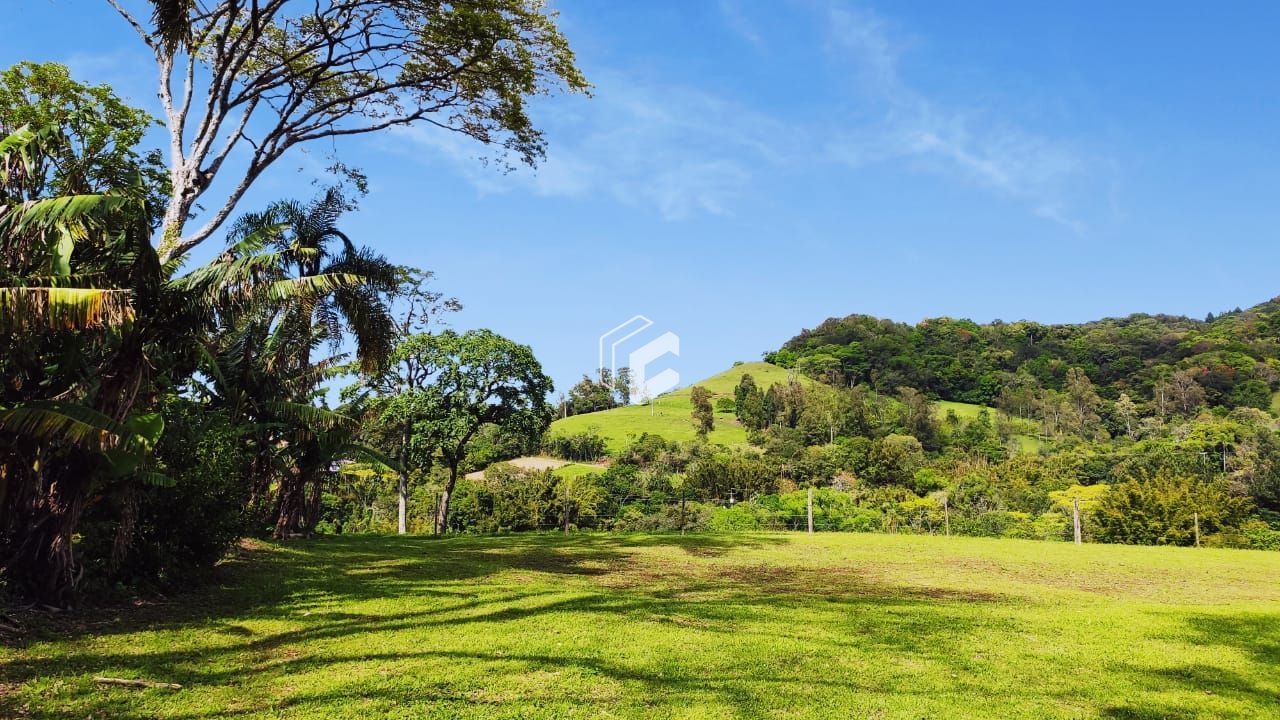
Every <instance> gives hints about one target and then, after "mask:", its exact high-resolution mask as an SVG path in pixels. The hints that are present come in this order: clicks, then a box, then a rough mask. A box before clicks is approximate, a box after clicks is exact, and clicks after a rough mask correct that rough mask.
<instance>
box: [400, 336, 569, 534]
mask: <svg viewBox="0 0 1280 720" xmlns="http://www.w3.org/2000/svg"><path fill="white" fill-rule="evenodd" d="M396 356H397V358H400V359H401V362H403V363H406V364H411V365H412V366H413V367H414V368H415V371H414V372H415V380H414V386H415V388H416V390H415V392H413V393H411V395H412V396H413V400H412V403H413V408H412V413H411V415H412V418H413V422H412V431H411V434H410V440H409V442H410V444H416V445H417V446H418V447H420V448H422V450H423V452H430V453H433V454H434V455H436V456H438V457H439V458H440V461H441V463H442V464H443V465H444V467H445V469H446V470H447V471H448V477H447V478H446V480H445V482H444V486H443V488H442V489H441V491H440V499H439V502H438V504H437V509H436V519H435V531H436V532H437V533H443V532H444V531H445V529H446V528H447V527H448V520H449V502H450V498H451V496H452V494H453V491H454V487H455V486H456V485H457V482H458V475H459V469H460V467H461V466H462V463H463V462H464V461H465V460H466V458H467V449H468V446H469V445H470V443H471V441H472V440H473V439H474V438H475V437H476V434H477V433H478V432H479V431H480V429H481V428H482V427H484V426H485V425H496V426H497V427H498V428H499V429H501V430H502V431H504V432H510V433H513V434H516V435H519V436H522V437H528V438H531V439H536V438H539V437H541V436H542V433H543V432H544V431H545V430H546V428H547V426H548V425H549V424H550V423H551V417H552V414H553V413H552V408H551V406H550V405H548V403H547V396H548V394H549V393H550V392H551V391H552V383H551V379H550V378H549V377H547V376H546V375H545V374H543V372H542V366H541V365H540V364H539V363H538V360H537V359H536V358H535V357H534V355H533V351H532V350H530V349H529V347H528V346H526V345H520V344H518V343H515V342H513V341H511V340H508V339H507V338H504V337H502V336H501V335H498V334H496V333H494V332H492V331H490V330H471V331H468V332H466V333H463V334H458V333H456V332H454V331H452V330H445V331H443V332H440V333H436V334H417V335H411V336H409V337H407V338H405V339H404V340H402V341H401V346H400V347H399V348H398V349H397V351H396ZM405 402H409V401H405Z"/></svg>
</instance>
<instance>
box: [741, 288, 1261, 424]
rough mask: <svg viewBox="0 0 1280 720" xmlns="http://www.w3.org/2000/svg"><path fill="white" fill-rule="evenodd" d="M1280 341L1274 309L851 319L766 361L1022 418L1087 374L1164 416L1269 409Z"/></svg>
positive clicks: (804, 335) (1113, 395) (1103, 390)
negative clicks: (1052, 319)
mask: <svg viewBox="0 0 1280 720" xmlns="http://www.w3.org/2000/svg"><path fill="white" fill-rule="evenodd" d="M1277 338H1280V302H1278V301H1277V300H1271V301H1269V302H1266V303H1263V304H1261V305H1258V306H1256V307H1253V308H1250V309H1248V310H1239V309H1236V310H1233V311H1230V312H1226V313H1223V314H1221V315H1219V316H1217V317H1214V316H1213V315H1210V316H1209V317H1207V318H1206V319H1205V320H1203V321H1201V320H1193V319H1191V318H1186V317H1177V316H1170V315H1142V314H1135V315H1129V316H1128V317H1123V318H1108V319H1105V320H1098V321H1095V322H1089V323H1083V324H1079V325H1044V324H1040V323H1036V322H1029V321H1018V322H1010V323H1006V322H1001V321H998V320H997V321H995V322H992V323H988V324H984V325H979V324H978V323H975V322H973V321H971V320H955V319H952V318H946V317H942V318H931V319H928V320H924V321H921V322H920V323H918V324H916V325H907V324H905V323H899V322H893V321H891V320H882V319H879V318H874V317H870V316H867V315H850V316H848V317H844V318H831V319H829V320H827V321H825V322H823V323H822V324H821V325H819V326H818V327H817V328H814V329H813V330H804V331H803V332H801V333H800V334H799V335H797V336H795V337H794V338H792V339H791V340H789V341H788V342H787V343H786V344H785V345H784V346H783V347H782V349H780V350H778V351H777V352H774V353H770V354H768V356H767V358H766V359H768V360H769V361H770V362H774V363H777V364H779V365H782V366H784V367H796V368H798V369H800V370H801V371H803V372H804V373H805V374H807V375H810V376H812V377H818V378H822V379H825V380H827V381H828V382H832V383H834V384H850V385H852V384H857V383H868V384H870V385H871V386H872V387H874V388H875V389H877V390H881V391H887V392H892V391H893V390H894V389H895V388H898V387H901V386H908V387H914V388H917V389H919V390H921V391H923V392H926V393H927V394H929V395H930V396H932V397H935V398H938V399H942V400H955V401H960V402H971V403H979V404H984V405H996V404H999V405H1000V406H1001V407H1002V408H1005V409H1007V410H1009V411H1010V412H1012V413H1013V414H1019V415H1025V414H1027V413H1028V412H1029V411H1030V410H1031V406H1032V404H1033V402H1034V399H1035V396H1036V395H1037V393H1038V392H1041V391H1045V390H1054V391H1061V390H1064V389H1065V388H1066V387H1067V380H1068V371H1069V370H1070V369H1071V368H1080V370H1081V371H1083V372H1084V374H1085V375H1086V376H1087V377H1088V378H1089V380H1090V381H1091V382H1093V383H1094V385H1095V386H1096V387H1097V391H1098V394H1099V395H1100V396H1102V397H1103V398H1105V399H1107V400H1118V399H1119V397H1120V395H1121V394H1124V393H1127V394H1128V395H1129V397H1130V399H1131V400H1133V401H1134V402H1148V403H1152V404H1153V405H1154V406H1156V410H1157V411H1158V412H1167V410H1168V406H1169V405H1171V404H1172V405H1179V404H1180V405H1181V407H1182V409H1183V410H1184V411H1190V410H1192V409H1194V406H1198V405H1199V404H1200V403H1202V402H1203V403H1205V404H1208V405H1209V406H1221V407H1226V408H1235V407H1257V408H1263V409H1266V408H1268V407H1269V406H1270V402H1271V391H1272V390H1273V389H1275V384H1276V380H1277V377H1278V374H1277V372H1276V368H1277V362H1280V343H1278V342H1277ZM1187 381H1194V383H1195V386H1194V387H1193V386H1191V385H1190V384H1188V382H1187ZM1196 388H1198V390H1197V389H1196ZM1041 399H1042V398H1041Z"/></svg>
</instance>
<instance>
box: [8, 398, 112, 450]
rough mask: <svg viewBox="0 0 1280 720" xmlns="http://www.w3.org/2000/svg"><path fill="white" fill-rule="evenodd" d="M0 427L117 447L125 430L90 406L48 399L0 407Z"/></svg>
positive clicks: (52, 438)
mask: <svg viewBox="0 0 1280 720" xmlns="http://www.w3.org/2000/svg"><path fill="white" fill-rule="evenodd" d="M0 430H6V431H8V432H11V433H14V434H16V435H25V436H27V437H33V438H37V439H39V440H43V441H55V440H57V441H63V442H67V443H71V444H73V445H80V446H84V447H91V448H95V449H106V448H112V447H118V446H120V445H121V444H122V439H123V438H124V437H125V435H126V434H127V432H126V430H125V427H124V426H123V425H121V424H120V423H118V422H116V421H115V420H112V419H111V418H110V417H107V416H106V415H103V414H102V413H100V412H98V411H96V410H93V409H92V408H87V407H84V406H83V405H76V404H74V403H65V402H57V401H52V400H44V401H33V402H29V403H25V404H22V405H19V406H17V407H12V408H7V409H3V410H0Z"/></svg>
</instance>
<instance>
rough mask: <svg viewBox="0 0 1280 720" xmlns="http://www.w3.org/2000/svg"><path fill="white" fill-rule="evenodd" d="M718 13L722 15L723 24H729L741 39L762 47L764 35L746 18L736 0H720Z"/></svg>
mask: <svg viewBox="0 0 1280 720" xmlns="http://www.w3.org/2000/svg"><path fill="white" fill-rule="evenodd" d="M720 15H721V16H722V17H724V21H725V24H726V25H728V26H729V29H730V30H732V31H733V32H735V33H737V34H738V36H739V37H741V38H742V39H743V40H746V41H747V42H749V43H751V44H752V45H754V46H756V48H763V47H764V45H765V42H764V36H762V35H761V34H760V32H759V31H758V30H756V27H755V25H754V24H752V22H751V21H750V20H748V19H747V16H746V14H745V13H743V12H742V8H741V7H740V6H739V5H738V2H737V0H720Z"/></svg>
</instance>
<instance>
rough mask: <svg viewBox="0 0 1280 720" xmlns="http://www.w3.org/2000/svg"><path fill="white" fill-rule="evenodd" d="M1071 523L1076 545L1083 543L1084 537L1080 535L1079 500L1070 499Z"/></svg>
mask: <svg viewBox="0 0 1280 720" xmlns="http://www.w3.org/2000/svg"><path fill="white" fill-rule="evenodd" d="M1071 523H1072V525H1073V526H1074V527H1075V537H1076V544H1077V545H1079V544H1081V543H1083V542H1084V536H1083V535H1082V534H1081V533H1080V498H1071Z"/></svg>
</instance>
